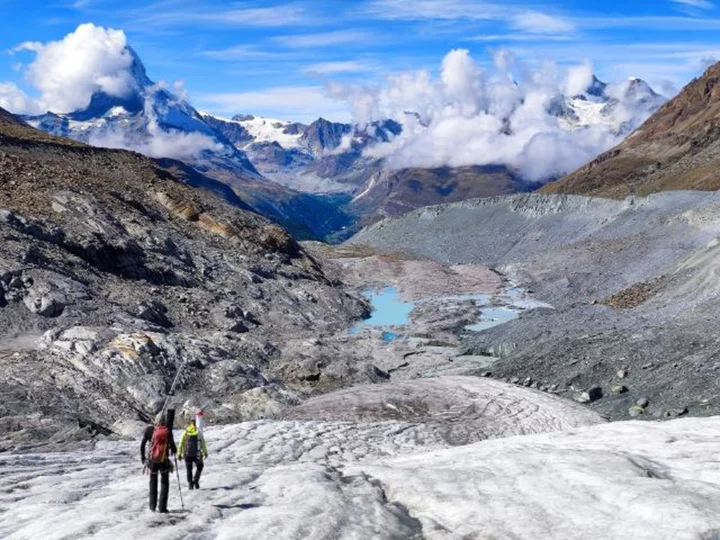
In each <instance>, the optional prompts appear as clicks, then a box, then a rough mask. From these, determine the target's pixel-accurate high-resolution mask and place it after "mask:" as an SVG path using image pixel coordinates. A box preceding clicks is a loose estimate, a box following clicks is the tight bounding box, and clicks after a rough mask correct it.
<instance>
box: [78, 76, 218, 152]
mask: <svg viewBox="0 0 720 540" xmlns="http://www.w3.org/2000/svg"><path fill="white" fill-rule="evenodd" d="M174 86H175V87H176V88H179V89H180V90H183V88H182V83H180V82H178V83H176V84H175V85H174ZM163 88H164V84H157V85H155V86H154V87H152V88H148V89H146V92H147V97H148V99H146V100H145V108H144V116H145V120H146V126H145V128H146V129H145V132H144V133H143V132H135V131H133V130H130V131H128V130H125V129H123V128H122V127H121V126H116V127H114V128H111V129H109V130H99V131H96V132H94V133H93V134H92V135H91V136H90V138H89V141H88V142H89V143H90V144H91V145H93V146H101V147H104V148H123V149H125V150H134V151H136V152H140V153H141V154H145V155H146V156H151V157H155V158H162V157H166V158H174V159H189V158H196V157H198V156H199V155H200V154H201V153H202V152H205V151H208V150H209V151H213V152H222V151H223V150H224V147H223V145H222V144H220V143H218V142H216V141H215V140H213V139H212V138H211V137H208V136H207V135H204V134H202V133H197V132H185V131H179V130H176V129H164V128H162V127H161V126H160V122H159V120H158V112H161V114H162V113H163V112H164V111H156V110H155V108H154V106H155V104H157V103H158V101H157V100H155V99H153V98H152V96H153V94H154V93H155V92H158V91H161V90H162V89H163ZM176 104H177V103H176V102H170V103H168V106H174V105H176Z"/></svg>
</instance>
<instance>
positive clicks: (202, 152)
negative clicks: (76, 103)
mask: <svg viewBox="0 0 720 540" xmlns="http://www.w3.org/2000/svg"><path fill="white" fill-rule="evenodd" d="M128 51H129V52H130V54H131V55H132V59H133V61H132V65H131V69H130V72H131V74H132V81H133V87H132V89H131V91H130V92H129V93H128V94H127V95H125V96H122V97H117V96H111V95H109V94H106V93H104V92H96V93H95V94H94V95H93V96H92V99H91V101H90V103H89V105H88V106H87V107H86V108H84V109H82V110H78V111H73V112H70V113H67V114H55V113H52V112H48V113H46V114H43V115H40V116H34V117H25V120H26V121H27V122H28V123H29V124H30V125H32V126H34V127H37V128H39V129H42V130H44V131H47V132H49V133H52V134H54V135H61V136H65V137H70V138H72V139H76V140H79V141H82V142H85V143H88V144H91V145H93V146H103V147H110V148H125V149H130V150H136V151H139V152H141V153H144V154H146V155H149V156H151V157H155V158H175V159H182V160H184V161H187V162H190V163H193V164H197V165H200V166H202V167H204V168H206V169H209V168H212V167H213V166H217V167H220V168H223V169H233V170H236V171H237V172H238V173H239V174H242V175H245V176H248V177H250V178H255V179H258V178H259V174H258V172H257V171H256V170H255V168H254V167H253V165H252V164H251V163H250V161H249V160H248V159H247V156H245V154H244V153H243V152H242V151H241V150H239V149H238V148H237V147H236V146H235V145H233V144H232V143H231V142H230V141H228V140H227V139H225V138H224V137H222V136H221V135H219V134H218V133H217V132H216V131H215V130H214V129H213V128H212V127H211V126H209V125H208V124H207V123H205V121H204V120H203V118H202V117H201V116H200V114H199V113H198V112H197V111H196V110H195V109H194V108H193V107H192V106H191V105H190V104H189V103H188V102H187V101H184V100H182V99H180V98H178V97H176V96H175V95H173V94H172V93H170V92H169V91H168V90H167V89H166V88H165V87H164V86H163V85H161V84H155V83H153V81H151V80H150V78H149V77H148V76H147V73H146V71H145V68H144V66H143V64H142V62H141V61H140V58H139V57H138V56H137V54H136V53H135V52H134V51H133V50H132V49H131V48H129V47H128Z"/></svg>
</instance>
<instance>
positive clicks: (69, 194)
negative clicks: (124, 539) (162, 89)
mask: <svg viewBox="0 0 720 540" xmlns="http://www.w3.org/2000/svg"><path fill="white" fill-rule="evenodd" d="M366 311H367V306H366V305H365V303H364V301H362V300H359V299H357V298H355V297H353V296H350V295H349V294H347V293H346V292H345V290H344V289H343V287H342V285H341V284H340V283H337V282H332V281H330V280H329V279H328V278H327V277H326V276H325V274H324V271H323V269H322V268H321V266H320V265H319V263H318V262H317V261H316V260H315V259H313V258H312V257H311V256H309V255H308V254H307V253H306V252H305V251H304V250H303V249H302V248H301V247H300V246H299V245H298V244H297V243H296V242H295V241H294V240H293V239H292V238H291V237H290V236H289V235H288V234H287V232H285V231H284V230H283V229H282V228H280V227H279V226H277V225H273V224H271V223H270V222H268V221H267V220H266V219H264V218H262V217H260V216H258V215H257V214H255V213H252V212H248V211H245V210H241V209H239V208H237V207H233V206H231V205H229V204H227V203H226V202H225V201H223V200H221V199H220V198H218V197H216V196H215V195H213V194H211V193H209V192H207V191H204V190H202V189H195V188H193V187H190V186H188V185H185V184H184V183H182V182H181V181H179V180H178V179H177V178H175V177H173V176H171V175H170V174H168V173H167V172H166V171H164V170H161V169H158V168H157V167H156V166H155V164H154V163H153V162H151V161H150V160H148V159H146V158H144V157H142V156H139V155H138V154H133V153H130V152H125V151H112V150H103V149H97V148H92V147H88V146H85V145H82V144H80V143H76V142H73V141H68V140H66V139H59V138H55V137H51V136H48V135H46V134H43V133H41V132H39V131H36V130H34V129H32V128H30V127H28V126H26V125H23V124H22V123H19V122H17V121H16V120H15V119H13V118H12V117H11V116H8V115H5V116H0V367H1V369H0V421H1V422H2V424H3V426H4V429H3V432H2V434H1V435H0V450H2V449H13V448H15V449H18V448H26V449H27V448H29V447H31V446H27V445H33V444H36V443H38V442H40V441H42V442H46V443H47V442H50V443H52V444H53V445H54V447H56V448H57V447H62V446H63V445H64V444H67V443H73V442H75V441H76V440H80V439H85V438H87V437H88V436H89V435H93V434H98V433H99V434H109V433H110V432H111V431H112V430H113V428H112V425H113V423H114V422H116V421H118V420H146V419H148V418H149V417H150V415H152V414H153V413H154V412H155V411H157V410H158V409H159V408H160V407H161V406H162V402H163V397H164V395H165V394H166V393H167V391H168V390H169V387H170V384H171V381H172V380H173V379H174V378H175V376H176V374H177V373H178V370H179V369H181V367H182V372H181V376H180V377H179V385H178V387H177V390H176V395H175V398H174V400H175V402H176V403H179V404H183V403H186V404H188V405H192V404H194V405H195V406H197V405H199V404H202V403H204V402H206V401H208V400H212V401H213V403H214V405H213V407H212V409H211V411H210V414H211V415H212V416H214V417H215V418H216V419H217V420H219V421H220V420H224V421H229V420H241V419H247V418H259V417H268V416H273V415H275V414H276V413H278V412H279V411H281V410H283V408H284V407H286V406H287V405H289V404H294V403H297V401H298V400H299V399H301V398H302V396H303V395H306V394H311V393H313V392H316V391H318V387H319V386H322V387H323V389H331V388H333V385H336V386H337V385H338V384H339V383H337V382H333V380H328V379H327V378H326V379H323V380H321V381H318V380H317V378H316V379H314V380H309V379H307V378H305V375H304V374H305V371H303V370H302V369H296V368H294V367H293V359H288V358H282V360H281V355H280V350H281V349H282V348H283V343H284V342H285V341H287V340H292V339H297V338H298V336H302V337H303V338H304V339H307V337H312V336H321V335H323V334H325V333H332V332H336V331H338V330H342V329H344V328H346V327H348V326H349V325H350V324H351V321H352V320H353V319H357V318H358V317H360V316H361V315H362V314H363V313H365V312H366ZM332 360H333V359H329V360H328V362H331V361H332ZM295 361H297V362H299V360H298V359H295ZM338 376H339V377H340V376H341V377H342V378H343V381H344V382H352V381H357V382H371V381H373V380H375V378H376V374H375V370H374V369H373V368H372V366H369V365H363V364H362V363H355V364H353V366H352V369H350V368H348V369H347V370H344V371H341V373H340V374H339V375H338ZM23 445H26V446H23Z"/></svg>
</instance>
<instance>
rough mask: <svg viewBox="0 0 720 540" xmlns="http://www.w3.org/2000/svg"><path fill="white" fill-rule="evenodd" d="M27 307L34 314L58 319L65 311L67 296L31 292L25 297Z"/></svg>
mask: <svg viewBox="0 0 720 540" xmlns="http://www.w3.org/2000/svg"><path fill="white" fill-rule="evenodd" d="M24 303H25V307H27V308H28V309H29V310H30V311H31V312H32V313H35V314H37V315H41V316H42V317H57V316H59V315H61V314H62V312H63V311H64V309H65V303H66V299H65V296H64V295H63V294H61V293H59V292H54V291H53V292H48V293H45V294H43V293H42V292H39V291H31V292H30V294H28V295H27V296H26V297H25V300H24Z"/></svg>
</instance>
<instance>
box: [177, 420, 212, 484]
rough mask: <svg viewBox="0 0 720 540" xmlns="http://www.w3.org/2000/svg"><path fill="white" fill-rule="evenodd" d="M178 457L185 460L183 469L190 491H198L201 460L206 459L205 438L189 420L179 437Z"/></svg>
mask: <svg viewBox="0 0 720 540" xmlns="http://www.w3.org/2000/svg"><path fill="white" fill-rule="evenodd" d="M178 457H179V458H180V459H183V458H185V467H186V469H187V480H188V485H189V486H190V489H200V475H201V474H202V470H203V459H205V458H207V457H208V451H207V446H206V445H205V437H203V435H202V433H199V432H198V429H197V425H196V424H195V420H194V419H193V420H190V423H189V424H188V426H187V428H185V431H184V432H183V434H182V437H180V446H179V448H178ZM193 463H194V464H195V466H196V469H195V476H194V477H193Z"/></svg>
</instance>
